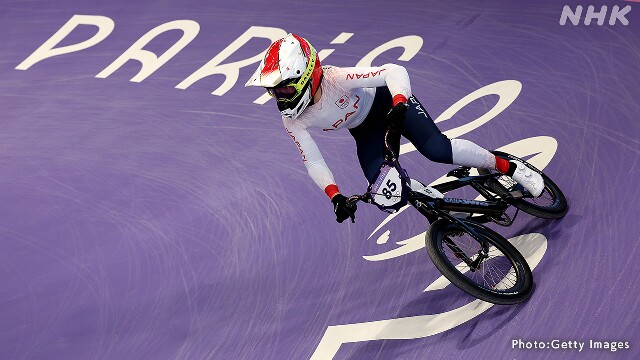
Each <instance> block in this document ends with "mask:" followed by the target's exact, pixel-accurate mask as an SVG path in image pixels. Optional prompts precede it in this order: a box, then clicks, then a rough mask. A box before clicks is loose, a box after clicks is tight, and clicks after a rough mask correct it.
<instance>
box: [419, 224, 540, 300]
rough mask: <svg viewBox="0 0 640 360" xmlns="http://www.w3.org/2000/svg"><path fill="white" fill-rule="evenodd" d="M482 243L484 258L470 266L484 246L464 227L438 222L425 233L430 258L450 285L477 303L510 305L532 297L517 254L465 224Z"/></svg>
mask: <svg viewBox="0 0 640 360" xmlns="http://www.w3.org/2000/svg"><path fill="white" fill-rule="evenodd" d="M465 224H466V225H467V226H469V228H471V229H472V230H473V231H474V232H475V233H476V234H478V235H479V237H480V239H481V241H482V242H486V247H485V248H484V250H487V249H488V251H486V252H485V253H486V258H485V259H484V260H483V261H481V262H479V263H478V264H472V265H474V266H473V268H472V266H470V265H469V263H472V262H473V261H474V260H476V259H477V257H478V256H481V255H479V254H481V253H482V252H483V251H484V250H483V246H482V244H481V242H479V241H478V240H477V239H476V238H474V237H473V236H472V235H471V234H470V233H469V230H467V229H466V228H465V227H464V226H462V225H461V224H460V223H457V222H451V221H449V220H446V219H440V220H437V221H436V222H434V223H433V224H432V225H431V228H430V229H429V231H428V232H427V236H426V245H427V251H428V252H429V257H430V258H431V260H432V261H433V263H434V264H435V266H436V267H437V268H438V270H440V272H441V273H442V274H443V275H444V276H445V277H446V278H447V279H449V281H451V283H453V284H454V285H456V286H457V287H459V288H460V289H461V290H463V291H464V292H466V293H468V294H469V295H472V296H474V297H476V298H478V299H481V300H484V301H488V302H491V303H494V304H501V305H511V304H517V303H520V302H522V301H524V300H526V299H528V298H529V297H530V296H531V290H532V288H533V275H532V274H531V269H530V268H529V265H528V264H527V262H526V260H525V259H524V257H523V256H522V255H521V254H520V252H519V251H518V250H517V249H516V248H515V247H514V246H513V245H511V243H509V242H508V241H507V240H506V239H505V238H504V237H502V236H501V235H500V234H498V233H496V232H495V231H493V230H491V229H489V228H487V227H485V226H483V225H480V224H477V223H474V222H470V221H465Z"/></svg>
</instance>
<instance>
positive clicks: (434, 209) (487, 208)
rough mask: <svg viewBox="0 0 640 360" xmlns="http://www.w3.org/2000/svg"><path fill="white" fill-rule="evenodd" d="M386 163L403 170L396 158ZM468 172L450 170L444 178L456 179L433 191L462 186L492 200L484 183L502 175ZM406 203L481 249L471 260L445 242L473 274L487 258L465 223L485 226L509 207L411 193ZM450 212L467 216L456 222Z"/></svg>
mask: <svg viewBox="0 0 640 360" xmlns="http://www.w3.org/2000/svg"><path fill="white" fill-rule="evenodd" d="M388 160H389V161H391V162H392V163H393V164H394V165H395V166H396V167H398V168H399V169H400V170H403V168H402V167H401V166H400V163H399V162H398V159H397V158H394V157H390V158H388ZM469 170H470V168H468V167H460V168H457V169H454V170H452V171H450V172H449V174H448V175H449V176H454V177H457V179H455V180H451V181H447V182H444V183H440V184H437V185H434V186H433V188H434V189H436V190H438V191H440V192H441V193H443V194H444V193H447V192H450V191H452V190H455V189H459V188H462V187H465V186H472V187H473V188H474V189H476V190H477V191H478V192H479V193H480V194H482V195H483V196H484V197H486V198H488V199H492V198H495V197H494V196H493V195H492V194H491V193H489V192H488V191H487V190H486V188H485V187H484V185H483V184H484V183H485V182H486V181H487V180H489V179H492V178H495V177H497V176H501V175H502V174H499V173H494V174H488V175H477V176H471V175H469ZM402 186H409V184H406V183H405V184H403V185H402ZM502 196H505V197H506V198H507V199H510V198H515V197H517V196H520V197H521V196H522V194H521V193H520V194H518V193H517V192H514V193H513V194H511V193H509V194H505V195H502ZM407 200H408V202H409V203H410V204H411V205H412V206H413V207H414V208H416V210H418V211H419V212H420V213H421V214H422V215H424V216H425V217H426V218H427V220H428V221H429V223H430V224H432V223H433V222H434V221H436V220H437V219H439V218H445V219H447V220H449V221H451V222H453V223H458V224H460V225H461V226H462V227H464V228H465V229H466V230H467V232H468V233H469V234H470V235H471V236H472V237H473V238H474V239H476V241H478V242H479V243H480V244H481V245H482V250H483V251H481V252H480V253H478V256H477V257H476V259H475V260H471V258H469V257H467V256H466V255H464V251H462V250H461V249H460V248H458V246H457V245H455V244H453V243H449V242H447V246H449V247H450V248H451V249H452V250H453V251H454V252H456V253H458V254H461V255H464V256H461V260H463V261H464V262H465V263H467V265H469V267H470V268H471V269H472V271H475V268H476V266H477V265H478V264H480V263H481V262H482V261H483V260H484V259H486V258H487V257H488V252H489V245H488V243H487V242H486V241H485V240H484V239H483V238H482V237H481V236H480V235H478V234H477V233H476V231H474V229H473V228H471V227H470V226H468V225H467V224H466V222H467V221H473V222H474V223H485V222H489V221H493V220H492V218H493V217H500V216H502V215H503V214H504V213H505V211H506V210H507V208H508V207H509V204H508V203H507V202H506V201H504V200H503V199H497V200H485V201H479V200H467V199H460V198H452V197H443V198H438V197H431V196H428V195H426V194H423V193H421V192H418V191H414V190H410V191H409V195H408V196H407ZM357 201H365V202H368V203H371V202H373V196H372V194H371V193H365V194H364V195H356V196H353V197H352V198H351V203H353V204H355V203H356V202H357ZM450 212H458V213H460V212H461V213H467V214H469V215H468V216H467V217H465V218H460V217H457V216H454V215H452V214H451V213H450ZM474 214H481V216H475V217H473V218H471V216H472V215H474ZM445 241H446V239H445Z"/></svg>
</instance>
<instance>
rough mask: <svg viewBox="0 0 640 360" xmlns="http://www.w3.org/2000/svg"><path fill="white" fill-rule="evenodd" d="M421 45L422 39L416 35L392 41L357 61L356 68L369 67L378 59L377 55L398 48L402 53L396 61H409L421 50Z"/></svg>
mask: <svg viewBox="0 0 640 360" xmlns="http://www.w3.org/2000/svg"><path fill="white" fill-rule="evenodd" d="M422 43H423V40H422V38H421V37H420V36H417V35H409V36H403V37H399V38H397V39H393V40H391V41H388V42H386V43H384V44H382V45H380V46H378V47H377V48H375V49H373V50H372V51H371V52H369V53H368V54H367V55H365V56H364V57H363V58H362V60H360V61H358V63H357V64H356V66H371V63H372V62H373V60H374V59H375V58H376V57H378V55H380V54H382V53H383V52H385V51H387V50H389V49H393V48H398V47H399V48H403V49H404V52H403V53H402V55H400V57H399V58H398V60H402V61H409V60H411V59H412V58H413V57H414V56H416V54H418V51H420V49H422Z"/></svg>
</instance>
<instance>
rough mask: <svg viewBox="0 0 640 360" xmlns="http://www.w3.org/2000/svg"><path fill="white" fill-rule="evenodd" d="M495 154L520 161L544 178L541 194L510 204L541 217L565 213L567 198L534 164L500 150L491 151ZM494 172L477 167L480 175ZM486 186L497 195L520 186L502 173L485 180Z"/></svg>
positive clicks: (554, 217)
mask: <svg viewBox="0 0 640 360" xmlns="http://www.w3.org/2000/svg"><path fill="white" fill-rule="evenodd" d="M492 153H493V154H494V155H496V156H500V157H502V158H504V159H507V160H518V161H521V162H522V163H523V164H524V165H525V166H526V167H528V168H529V169H531V171H535V172H537V173H539V174H540V175H542V179H543V180H544V190H543V191H542V194H541V195H540V196H539V197H537V198H534V197H527V198H521V199H515V200H514V201H513V202H512V204H513V206H515V207H517V208H518V209H520V210H522V211H524V212H526V213H527V214H530V215H533V216H537V217H540V218H543V219H559V218H561V217H563V216H565V215H566V213H567V210H569V206H568V204H567V199H566V198H565V196H564V194H563V193H562V190H560V188H559V187H558V185H556V183H554V182H553V181H552V180H551V179H550V178H549V177H548V176H547V175H545V174H544V173H543V172H542V171H540V170H538V169H537V168H536V167H535V166H533V165H531V164H529V163H528V162H526V161H524V160H522V159H520V158H518V157H516V156H513V155H511V154H508V153H505V152H502V151H492ZM493 172H496V171H495V170H489V169H478V173H479V174H480V175H486V174H490V173H493ZM485 185H486V187H487V189H489V191H491V192H494V193H496V194H497V195H502V194H506V193H508V192H510V191H513V190H515V189H516V188H518V187H521V186H520V185H518V183H516V182H515V181H514V180H513V179H512V178H511V177H510V176H507V175H502V176H499V177H497V178H494V179H491V180H489V181H487V182H486V184H485Z"/></svg>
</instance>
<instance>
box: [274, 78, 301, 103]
mask: <svg viewBox="0 0 640 360" xmlns="http://www.w3.org/2000/svg"><path fill="white" fill-rule="evenodd" d="M292 80H293V81H296V80H298V79H292ZM289 82H290V83H289V84H278V86H276V87H272V88H267V92H268V93H269V95H271V96H272V97H274V98H276V100H278V101H284V102H288V101H293V100H294V99H295V98H296V97H298V95H300V93H301V92H302V90H303V88H304V86H300V85H302V84H297V83H294V82H291V81H289Z"/></svg>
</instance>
